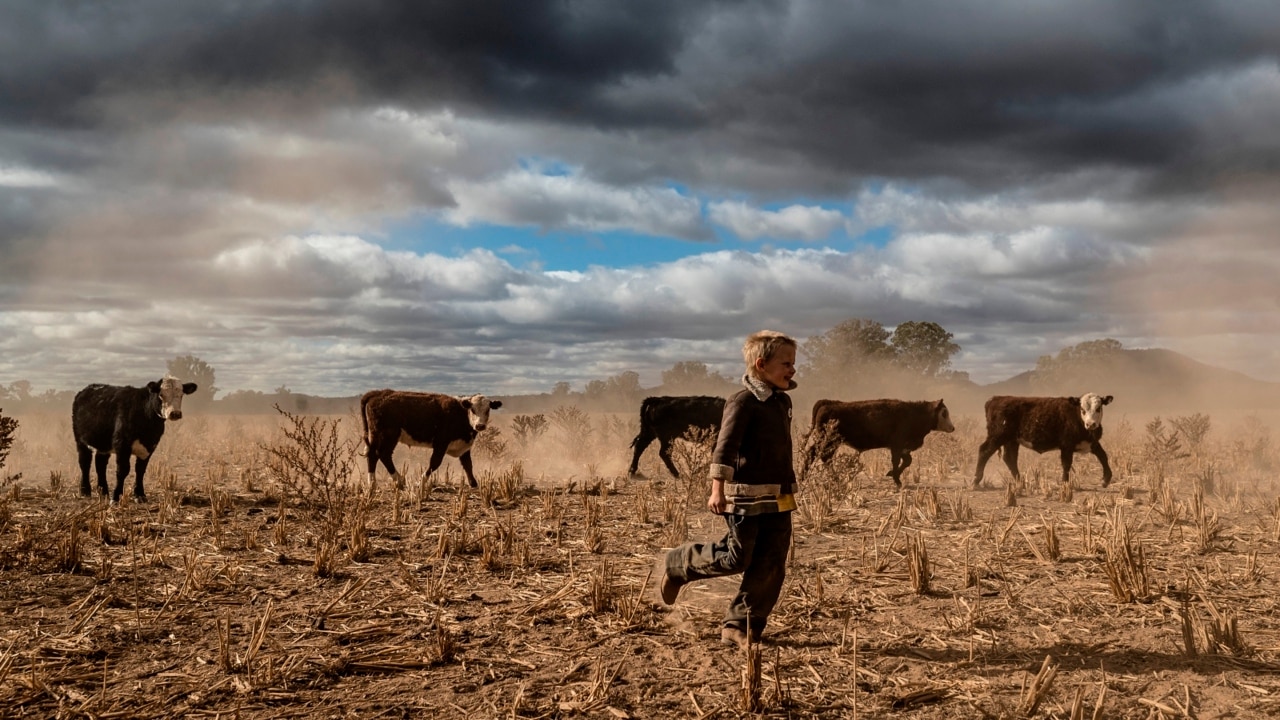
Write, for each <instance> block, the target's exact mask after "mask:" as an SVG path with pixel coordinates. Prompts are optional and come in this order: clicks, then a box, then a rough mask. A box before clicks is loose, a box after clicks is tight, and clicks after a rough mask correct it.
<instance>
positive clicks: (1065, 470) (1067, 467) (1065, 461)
mask: <svg viewBox="0 0 1280 720" xmlns="http://www.w3.org/2000/svg"><path fill="white" fill-rule="evenodd" d="M1075 454H1076V450H1075V448H1069V447H1068V448H1062V452H1061V455H1062V483H1063V484H1064V485H1065V484H1067V482H1069V481H1070V480H1071V458H1072V457H1073V456H1074V455H1075Z"/></svg>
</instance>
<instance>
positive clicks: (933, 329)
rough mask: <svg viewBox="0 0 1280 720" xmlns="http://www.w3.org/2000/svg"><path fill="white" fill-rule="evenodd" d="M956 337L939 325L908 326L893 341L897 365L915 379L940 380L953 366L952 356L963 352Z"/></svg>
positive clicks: (900, 329)
mask: <svg viewBox="0 0 1280 720" xmlns="http://www.w3.org/2000/svg"><path fill="white" fill-rule="evenodd" d="M952 337H954V335H952V334H951V333H949V332H947V331H946V330H945V329H944V328H943V327H942V326H941V325H939V324H937V323H933V322H904V323H902V324H901V325H899V326H898V327H896V328H894V330H893V335H892V336H891V337H890V338H889V345H890V346H891V347H892V348H893V363H894V365H897V366H898V367H899V368H901V369H903V370H906V371H907V372H909V373H911V374H913V375H922V376H924V377H929V378H932V377H937V376H938V375H939V374H940V373H942V371H944V370H946V369H947V368H948V367H949V366H950V365H951V356H952V355H955V354H956V353H958V352H960V346H959V345H957V344H955V343H953V342H951V338H952Z"/></svg>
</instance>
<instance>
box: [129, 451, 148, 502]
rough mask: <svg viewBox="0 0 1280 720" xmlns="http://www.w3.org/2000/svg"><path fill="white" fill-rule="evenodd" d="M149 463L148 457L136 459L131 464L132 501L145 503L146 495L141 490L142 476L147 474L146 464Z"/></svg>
mask: <svg viewBox="0 0 1280 720" xmlns="http://www.w3.org/2000/svg"><path fill="white" fill-rule="evenodd" d="M149 462H151V458H150V456H148V457H144V458H138V460H137V462H135V463H134V464H133V501H134V502H140V503H144V502H146V501H147V493H146V492H144V491H143V490H142V476H143V475H146V474H147V463H149Z"/></svg>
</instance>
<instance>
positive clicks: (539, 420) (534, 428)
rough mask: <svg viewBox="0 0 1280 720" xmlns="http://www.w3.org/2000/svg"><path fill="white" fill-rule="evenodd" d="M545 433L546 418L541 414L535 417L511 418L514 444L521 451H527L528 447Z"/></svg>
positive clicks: (518, 416) (521, 416) (517, 416)
mask: <svg viewBox="0 0 1280 720" xmlns="http://www.w3.org/2000/svg"><path fill="white" fill-rule="evenodd" d="M546 431H547V416H546V415H543V414H542V413H538V414H537V415H516V416H515V417H513V418H511V434H513V435H515V438H516V444H517V445H519V446H520V449H521V450H524V449H527V448H528V447H529V446H530V445H532V444H533V443H535V442H537V441H538V438H540V437H542V434H543V433H545V432H546Z"/></svg>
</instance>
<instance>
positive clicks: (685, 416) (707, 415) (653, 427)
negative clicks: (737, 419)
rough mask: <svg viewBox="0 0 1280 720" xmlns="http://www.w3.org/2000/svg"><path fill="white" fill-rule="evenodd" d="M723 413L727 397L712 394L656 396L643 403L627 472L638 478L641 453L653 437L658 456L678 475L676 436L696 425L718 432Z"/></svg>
mask: <svg viewBox="0 0 1280 720" xmlns="http://www.w3.org/2000/svg"><path fill="white" fill-rule="evenodd" d="M723 416H724V398H722V397H714V396H710V395H689V396H668V395H663V396H655V397H647V398H645V399H644V401H643V402H641V403H640V432H639V433H638V434H637V435H636V437H635V439H634V440H632V441H631V447H632V448H633V449H634V452H633V453H632V455H631V467H630V469H628V470H627V474H628V475H630V476H631V477H639V476H640V474H639V472H638V469H639V467H640V456H641V455H643V454H644V451H645V449H646V448H648V447H649V444H650V443H652V442H653V441H654V440H657V441H658V457H660V458H662V463H663V464H664V465H666V466H667V471H668V472H670V473H671V476H672V477H679V476H680V473H679V471H677V470H676V466H675V463H673V462H671V445H672V443H674V442H675V440H676V438H678V437H681V436H683V435H684V434H685V433H687V432H689V431H690V430H691V429H693V428H711V429H712V430H715V431H717V432H719V430H720V420H721V418H722V417H723Z"/></svg>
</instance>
